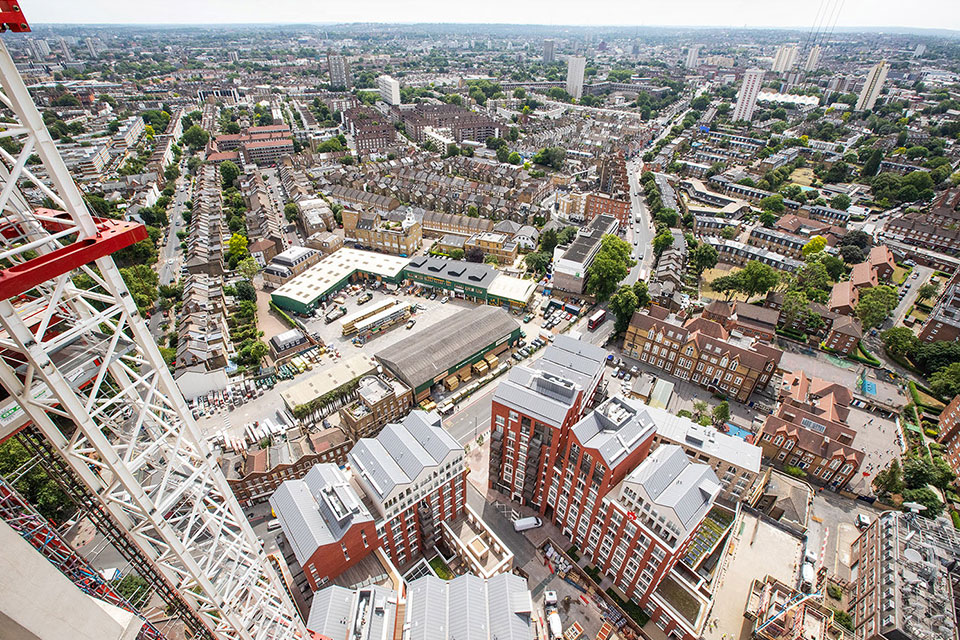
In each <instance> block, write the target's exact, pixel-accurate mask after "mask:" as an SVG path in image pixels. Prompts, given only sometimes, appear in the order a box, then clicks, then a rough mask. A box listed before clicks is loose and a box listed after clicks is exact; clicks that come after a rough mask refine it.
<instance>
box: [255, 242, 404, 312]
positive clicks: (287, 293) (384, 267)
mask: <svg viewBox="0 0 960 640" xmlns="http://www.w3.org/2000/svg"><path fill="white" fill-rule="evenodd" d="M408 262H409V260H408V259H407V258H401V257H399V256H392V255H386V254H383V253H374V252H372V251H361V250H359V249H351V248H349V247H341V248H340V249H337V250H336V251H334V252H333V253H331V254H330V255H329V256H327V257H326V258H324V259H323V260H321V261H320V262H318V263H317V264H315V265H313V266H312V267H310V268H309V269H307V270H306V271H304V272H303V273H301V274H300V275H298V276H297V277H296V278H294V279H292V280H291V281H290V282H287V283H286V284H284V285H283V286H282V287H280V288H279V289H277V290H276V291H274V292H273V296H272V297H274V298H277V297H280V298H286V299H288V300H293V301H296V302H299V303H301V304H303V305H306V306H309V305H312V304H313V303H314V302H315V301H316V300H317V299H318V298H321V297H323V296H325V295H326V294H328V293H330V291H331V290H332V289H333V287H335V286H337V285H338V284H339V283H340V282H342V281H343V280H345V279H347V278H349V277H350V276H352V275H353V274H354V273H357V272H358V271H361V272H363V273H367V274H370V275H373V276H380V277H384V278H392V279H396V278H398V277H399V276H400V274H401V273H402V272H403V269H404V268H405V267H406V266H407V263H408Z"/></svg>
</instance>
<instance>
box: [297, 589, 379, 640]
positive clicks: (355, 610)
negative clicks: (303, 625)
mask: <svg viewBox="0 0 960 640" xmlns="http://www.w3.org/2000/svg"><path fill="white" fill-rule="evenodd" d="M397 601H398V598H397V592H396V591H394V590H393V589H387V588H384V587H379V586H376V585H370V586H366V587H359V588H357V589H347V588H345V587H340V586H336V585H333V586H330V587H327V588H325V589H321V590H320V591H318V592H317V593H316V594H315V595H314V596H313V604H312V605H311V607H310V615H309V616H308V617H307V629H308V630H310V631H312V632H313V633H315V634H320V635H322V636H325V637H327V638H335V639H337V640H340V639H343V640H346V639H347V638H368V639H369V640H375V639H381V638H393V634H394V630H395V628H396V617H397Z"/></svg>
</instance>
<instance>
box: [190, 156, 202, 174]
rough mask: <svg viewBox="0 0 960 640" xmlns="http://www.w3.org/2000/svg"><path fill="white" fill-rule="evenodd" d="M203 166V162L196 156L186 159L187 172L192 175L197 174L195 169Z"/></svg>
mask: <svg viewBox="0 0 960 640" xmlns="http://www.w3.org/2000/svg"><path fill="white" fill-rule="evenodd" d="M202 164H203V160H201V159H200V158H198V157H197V156H190V157H189V158H187V170H188V171H189V172H190V173H192V174H193V175H196V174H197V169H199V168H200V165H202Z"/></svg>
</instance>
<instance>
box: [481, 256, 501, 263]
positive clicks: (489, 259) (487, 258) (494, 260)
mask: <svg viewBox="0 0 960 640" xmlns="http://www.w3.org/2000/svg"><path fill="white" fill-rule="evenodd" d="M483 263H484V264H493V265H498V264H500V259H499V258H497V256H495V255H493V254H492V253H488V254H487V255H485V256H483Z"/></svg>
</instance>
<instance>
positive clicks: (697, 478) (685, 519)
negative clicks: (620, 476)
mask: <svg viewBox="0 0 960 640" xmlns="http://www.w3.org/2000/svg"><path fill="white" fill-rule="evenodd" d="M626 481H627V482H630V483H636V484H639V485H641V486H642V487H643V488H644V490H645V491H646V493H647V496H648V497H649V498H650V500H651V501H652V502H653V503H654V504H655V505H656V506H657V507H666V508H668V509H672V510H673V512H674V513H675V514H676V515H677V519H678V520H679V524H680V525H681V526H682V527H683V528H684V530H683V533H686V532H688V531H690V530H691V529H693V527H695V526H696V525H697V524H698V523H699V522H700V519H701V518H702V517H703V515H704V514H705V513H706V512H707V510H709V509H710V506H711V505H712V504H713V501H714V499H715V498H716V496H717V494H718V493H719V492H720V481H719V480H718V479H717V476H716V474H715V473H714V472H713V469H712V468H711V467H710V466H709V465H705V464H699V463H693V462H691V461H690V459H689V458H688V457H687V454H686V453H685V452H684V451H683V449H682V448H680V447H679V446H677V445H674V444H667V445H662V446H660V447H657V449H656V450H655V451H654V452H653V453H651V454H650V455H649V456H648V457H647V459H646V460H644V461H643V462H642V463H641V464H640V465H639V466H638V467H637V468H636V469H635V470H634V471H633V472H632V473H631V474H630V475H629V476H628V477H627V480H626Z"/></svg>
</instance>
